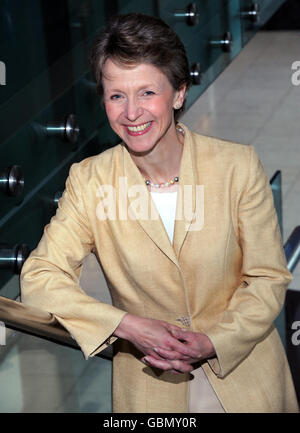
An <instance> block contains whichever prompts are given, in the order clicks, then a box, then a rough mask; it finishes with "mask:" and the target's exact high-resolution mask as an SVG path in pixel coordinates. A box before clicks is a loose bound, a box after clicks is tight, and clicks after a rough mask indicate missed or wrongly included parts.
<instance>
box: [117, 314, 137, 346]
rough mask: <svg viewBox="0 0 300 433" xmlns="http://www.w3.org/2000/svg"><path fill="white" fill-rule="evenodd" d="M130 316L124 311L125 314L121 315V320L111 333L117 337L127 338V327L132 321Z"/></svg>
mask: <svg viewBox="0 0 300 433" xmlns="http://www.w3.org/2000/svg"><path fill="white" fill-rule="evenodd" d="M133 317H134V316H132V315H131V314H129V313H126V314H125V316H123V318H122V320H121V322H120V323H119V325H118V327H117V328H116V329H115V331H114V333H113V335H114V336H115V337H118V338H124V339H125V340H128V339H129V329H130V326H131V322H132V318H133Z"/></svg>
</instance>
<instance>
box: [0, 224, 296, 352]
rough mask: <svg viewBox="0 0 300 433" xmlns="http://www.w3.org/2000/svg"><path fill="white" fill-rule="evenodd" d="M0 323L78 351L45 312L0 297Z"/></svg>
mask: <svg viewBox="0 0 300 433" xmlns="http://www.w3.org/2000/svg"><path fill="white" fill-rule="evenodd" d="M284 250H285V254H286V259H287V266H288V269H289V270H290V272H293V270H294V269H295V267H296V265H297V263H298V262H299V259H300V226H297V227H296V228H295V229H294V230H293V232H292V233H291V235H290V237H289V238H288V240H287V242H286V243H285V245H284ZM0 321H2V322H4V323H5V326H7V328H10V329H13V330H16V331H20V332H23V333H25V334H30V335H33V336H36V337H40V338H43V339H45V340H49V341H52V342H54V343H57V344H62V345H63V346H69V347H71V348H74V349H80V347H79V346H78V344H77V343H76V341H75V340H74V339H73V338H72V337H71V336H70V334H69V332H68V331H67V330H66V329H65V328H64V327H63V326H62V325H60V323H59V322H58V321H57V320H56V318H55V316H54V315H53V314H51V313H49V312H47V311H43V310H40V309H38V308H35V307H31V306H28V305H24V304H22V303H21V302H19V301H14V300H12V299H7V298H4V297H3V296H0ZM96 356H100V357H102V358H105V359H110V360H111V359H112V356H113V355H112V349H111V347H108V348H107V349H104V350H103V351H102V352H100V353H98V354H97V355H96Z"/></svg>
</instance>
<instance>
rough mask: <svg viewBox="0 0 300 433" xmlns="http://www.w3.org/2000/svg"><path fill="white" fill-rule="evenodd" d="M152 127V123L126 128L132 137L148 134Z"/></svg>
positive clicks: (126, 126) (127, 126)
mask: <svg viewBox="0 0 300 433" xmlns="http://www.w3.org/2000/svg"><path fill="white" fill-rule="evenodd" d="M151 125H152V121H151V122H146V123H142V124H141V125H136V126H129V125H124V126H125V128H126V129H127V131H128V132H129V134H130V135H140V134H143V133H145V132H147V131H148V129H150V126H151Z"/></svg>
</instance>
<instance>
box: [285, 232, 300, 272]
mask: <svg viewBox="0 0 300 433" xmlns="http://www.w3.org/2000/svg"><path fill="white" fill-rule="evenodd" d="M284 252H285V256H286V260H287V265H288V270H289V271H290V272H293V271H294V269H295V267H296V266H297V264H298V262H299V260H300V226H297V227H295V228H294V230H293V232H292V233H291V235H290V237H289V238H288V240H287V241H286V243H285V245H284Z"/></svg>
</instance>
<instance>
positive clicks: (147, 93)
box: [103, 59, 185, 152]
mask: <svg viewBox="0 0 300 433" xmlns="http://www.w3.org/2000/svg"><path fill="white" fill-rule="evenodd" d="M103 89H104V105H105V109H106V113H107V117H108V120H109V123H110V125H111V127H112V129H113V130H114V131H115V132H116V134H118V136H119V137H120V138H121V139H122V140H123V141H124V142H125V143H126V144H127V146H128V148H129V150H132V151H134V152H147V151H149V150H151V149H152V148H153V147H154V146H155V145H157V144H158V143H159V144H162V143H164V142H166V141H168V140H174V133H175V122H174V111H173V108H174V106H175V104H176V103H178V102H180V103H181V104H182V103H183V100H184V94H185V88H183V89H182V90H180V91H175V90H174V89H173V87H172V85H171V84H170V82H169V80H168V78H167V77H166V76H165V75H164V74H163V73H162V72H161V71H160V70H159V69H158V68H156V67H155V66H153V65H151V64H144V63H142V64H138V65H136V66H134V67H130V68H128V67H125V66H123V65H120V64H116V63H114V62H113V61H112V60H110V59H108V60H107V61H106V62H105V65H104V68H103ZM175 136H176V135H175Z"/></svg>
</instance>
